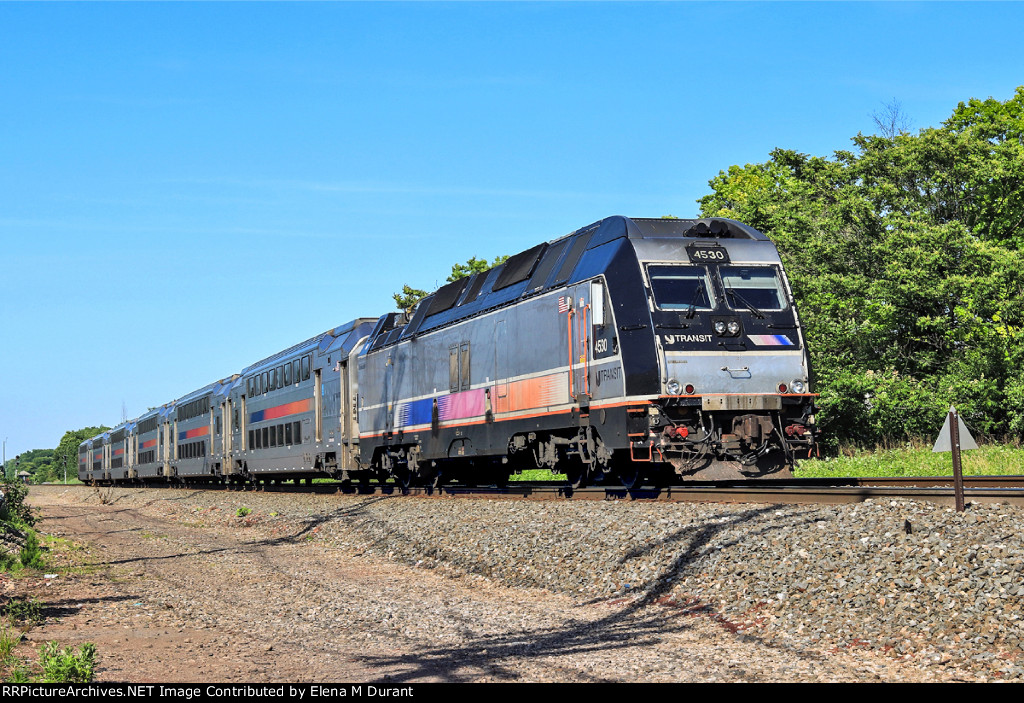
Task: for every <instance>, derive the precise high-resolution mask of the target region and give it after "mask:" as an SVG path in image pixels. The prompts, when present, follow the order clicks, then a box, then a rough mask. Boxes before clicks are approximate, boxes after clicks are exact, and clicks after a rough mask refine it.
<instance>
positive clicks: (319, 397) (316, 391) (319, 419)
mask: <svg viewBox="0 0 1024 703" xmlns="http://www.w3.org/2000/svg"><path fill="white" fill-rule="evenodd" d="M321 373H322V371H321V369H313V405H314V407H315V408H316V412H314V413H313V415H314V418H313V422H314V430H315V432H316V434H315V437H316V440H315V441H317V442H320V441H322V439H323V423H324V398H323V393H324V387H323V378H322V376H321Z"/></svg>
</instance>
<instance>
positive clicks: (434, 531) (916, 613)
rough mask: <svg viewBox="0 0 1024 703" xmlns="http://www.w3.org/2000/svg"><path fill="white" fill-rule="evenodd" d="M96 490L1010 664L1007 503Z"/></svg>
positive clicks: (468, 567)
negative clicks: (951, 505) (952, 505)
mask: <svg viewBox="0 0 1024 703" xmlns="http://www.w3.org/2000/svg"><path fill="white" fill-rule="evenodd" d="M106 490H108V495H107V496H106V497H105V498H104V500H114V501H118V502H119V503H120V502H121V501H125V502H141V501H144V500H148V501H153V504H154V505H157V506H158V508H159V510H160V511H162V513H163V514H164V515H166V516H167V517H169V518H173V519H175V520H176V521H178V522H182V521H189V522H190V523H191V524H194V525H196V526H197V527H203V526H216V527H225V526H226V527H232V528H237V529H238V530H247V531H250V532H251V533H252V535H253V537H254V538H255V537H256V535H257V534H261V535H264V538H266V537H268V536H269V537H273V536H275V535H289V539H291V540H295V539H298V540H301V541H308V542H313V543H316V544H317V545H320V546H323V547H327V548H329V549H332V550H337V551H338V553H339V554H340V555H344V556H345V557H346V558H350V557H354V558H360V559H369V560H379V559H384V560H390V561H393V562H398V563H402V564H406V565H408V566H412V567H416V568H417V569H429V570H433V571H434V573H436V574H438V575H440V576H444V577H446V578H458V579H462V578H465V577H469V578H476V579H482V580H483V581H487V582H493V583H495V584H499V585H501V586H510V587H515V588H541V589H546V590H548V591H551V592H554V593H558V594H564V595H568V596H571V597H572V599H573V600H574V601H575V602H576V603H580V604H583V603H591V604H594V603H617V604H618V603H625V604H628V607H629V608H633V609H635V610H637V611H639V610H641V609H644V608H651V607H653V608H664V609H666V610H667V611H668V614H672V613H678V614H684V615H696V616H701V617H705V618H707V619H708V620H709V621H711V622H714V623H716V625H717V626H718V627H720V628H722V629H723V630H725V631H728V632H730V633H733V636H734V637H735V638H737V640H739V641H748V642H752V641H756V642H759V643H762V644H768V645H770V647H769V648H770V649H772V650H774V651H777V652H780V653H781V652H795V653H801V654H813V655H814V656H823V657H828V656H831V655H835V654H837V653H842V654H849V653H853V652H858V651H860V652H865V653H866V654H867V653H870V654H871V655H872V656H875V655H878V656H882V657H883V658H888V659H889V660H890V661H893V662H894V663H895V662H901V663H902V664H906V665H908V666H914V667H921V668H922V669H923V670H942V671H946V672H949V671H956V672H959V673H958V675H957V676H955V677H953V678H961V677H962V678H969V679H970V680H1020V679H1021V678H1024V666H1022V664H1024V618H1022V600H1024V578H1022V576H1024V544H1022V537H1021V534H1020V525H1021V522H1022V520H1021V518H1022V515H1021V511H1020V510H1019V509H1016V508H1012V507H1009V506H1002V505H991V504H971V505H969V506H968V508H967V510H966V511H965V512H964V513H957V512H955V511H953V510H952V509H947V508H945V507H942V506H938V505H935V504H932V503H926V502H916V501H909V500H888V499H886V500H869V501H867V502H864V503H861V504H857V505H841V506H807V505H792V506H779V505H754V504H686V503H659V502H643V501H635V502H634V501H608V502H591V501H586V502H584V501H575V502H574V501H564V500H563V501H524V500H502V499H484V498H476V499H454V498H419V497H379V496H371V497H359V496H347V495H329V496H317V495H308V494H307V495H296V494H285V493H225V492H221V491H192V490H187V491H181V490H177V491H166V490H162V491H153V490H151V491H144V490H137V489H112V490H111V489H106ZM171 495H173V496H174V498H173V499H169V496H171ZM90 499H91V500H98V498H90ZM154 499H156V500H155V501H154ZM242 507H245V508H249V509H251V513H249V514H247V515H243V516H240V515H238V509H239V508H242ZM243 512H244V511H243ZM929 667H931V669H929ZM947 679H948V677H947Z"/></svg>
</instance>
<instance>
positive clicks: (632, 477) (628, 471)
mask: <svg viewBox="0 0 1024 703" xmlns="http://www.w3.org/2000/svg"><path fill="white" fill-rule="evenodd" d="M645 473H646V469H645V468H644V467H641V466H640V464H638V463H637V462H635V461H629V462H623V463H622V465H621V466H619V467H618V469H617V470H616V471H615V474H616V476H618V477H619V480H620V481H622V485H623V486H625V488H626V490H630V491H631V490H633V489H638V488H643V485H644V480H645V479H646V476H645Z"/></svg>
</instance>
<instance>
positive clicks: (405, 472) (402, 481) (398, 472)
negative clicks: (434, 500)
mask: <svg viewBox="0 0 1024 703" xmlns="http://www.w3.org/2000/svg"><path fill="white" fill-rule="evenodd" d="M391 478H393V479H395V485H396V486H398V487H399V488H401V489H402V490H403V491H405V490H408V488H409V486H411V485H412V471H410V470H409V469H407V468H406V467H404V466H401V467H399V466H396V467H395V468H394V469H393V470H392V472H391Z"/></svg>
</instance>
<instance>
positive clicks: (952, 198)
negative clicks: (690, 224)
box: [698, 88, 1024, 444]
mask: <svg viewBox="0 0 1024 703" xmlns="http://www.w3.org/2000/svg"><path fill="white" fill-rule="evenodd" d="M1022 135H1024V88H1021V89H1018V90H1017V92H1016V94H1015V96H1014V98H1012V99H1011V100H1009V101H1007V102H1006V103H1000V102H998V101H995V100H992V99H989V100H987V101H976V100H972V101H969V102H968V103H966V104H963V103H962V104H961V105H960V106H959V107H958V108H957V109H956V111H955V112H954V114H953V117H951V118H950V119H949V120H947V121H946V122H945V123H944V124H943V126H941V127H938V128H928V129H922V130H920V132H919V133H918V134H917V135H910V134H907V133H906V132H902V131H898V130H893V131H892V132H891V133H889V134H887V135H883V136H877V135H867V136H866V135H862V134H861V135H857V136H856V137H854V138H853V140H852V141H853V145H854V149H853V150H851V151H840V152H836V153H835V154H834V155H833V157H832V158H823V157H815V156H808V155H805V154H799V153H796V152H794V151H789V150H784V149H777V150H775V151H773V152H772V153H771V154H770V158H769V160H768V161H767V162H765V163H761V164H747V165H746V166H742V167H741V166H732V167H730V168H729V169H728V170H727V171H724V172H722V173H720V174H719V175H718V176H717V177H716V178H714V179H712V180H711V182H710V186H711V189H712V192H711V193H709V194H708V195H706V196H704V197H703V198H701V199H700V200H699V201H698V202H699V203H700V206H701V213H702V214H703V215H704V216H709V217H713V216H723V217H732V218H735V219H738V220H741V221H744V222H747V223H749V224H751V225H753V226H754V227H757V228H758V229H760V230H761V231H763V232H765V234H767V235H768V236H769V237H771V238H772V240H773V241H774V242H775V243H776V245H777V246H778V248H779V252H780V254H781V256H782V259H783V262H784V264H785V266H786V270H787V273H788V275H789V277H790V280H791V282H792V284H793V288H794V294H795V295H796V297H797V303H798V306H799V309H800V314H801V317H802V318H803V320H804V322H805V323H806V326H807V336H808V346H809V347H810V350H811V354H812V361H813V365H814V368H815V371H816V377H817V390H818V391H819V392H820V393H821V394H822V398H821V402H820V405H821V407H822V409H823V412H822V413H821V414H820V418H821V421H822V425H823V427H824V428H826V429H828V430H829V431H830V432H831V433H832V436H833V437H834V438H835V439H838V440H841V441H848V442H857V443H864V444H870V443H876V442H881V441H886V440H895V439H901V438H905V437H907V436H920V435H929V434H934V432H935V431H936V430H937V429H938V427H939V426H940V425H941V422H942V415H943V414H944V413H945V412H946V410H948V407H949V405H951V404H955V405H957V407H958V408H960V409H961V411H962V412H963V413H964V415H965V418H966V419H967V421H968V423H969V424H971V426H972V427H974V428H975V429H978V430H981V431H983V432H986V433H989V434H1004V433H1016V434H1018V435H1019V434H1021V432H1022V430H1024V405H1022V403H1021V402H1020V401H1021V399H1024V377H1022V373H1021V370H1020V369H1021V368H1022V367H1021V363H1022V362H1024V354H1022V352H1021V348H1022V346H1024V345H1022V343H1024V336H1022V330H1024V317H1022V309H1024V305H1022V302H1024V290H1022V277H1021V275H1020V272H1021V271H1022V270H1024V256H1022V245H1024V237H1022V231H1021V224H1022V218H1024V207H1022V205H1024V201H1022V196H1024V190H1022V185H1024V153H1022V151H1021V149H1022V146H1021V145H1022V138H1021V137H1022Z"/></svg>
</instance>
